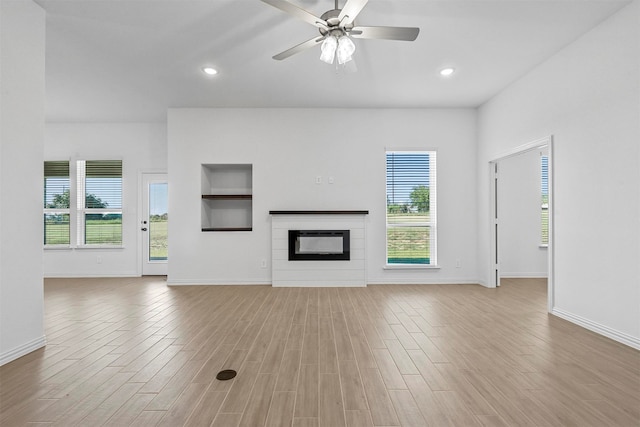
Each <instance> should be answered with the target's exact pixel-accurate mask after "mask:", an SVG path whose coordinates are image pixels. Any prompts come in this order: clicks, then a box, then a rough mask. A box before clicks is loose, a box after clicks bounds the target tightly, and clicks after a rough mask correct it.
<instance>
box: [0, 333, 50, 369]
mask: <svg viewBox="0 0 640 427" xmlns="http://www.w3.org/2000/svg"><path fill="white" fill-rule="evenodd" d="M45 345H47V339H46V337H45V336H44V335H43V336H41V337H39V338H36V339H34V340H31V341H29V342H26V343H24V344H22V345H20V346H18V347H16V348H14V349H11V350H9V351H5V352H4V353H2V354H0V366H2V365H5V364H7V363H9V362H11V361H14V360H16V359H17V358H19V357H22V356H24V355H25V354H29V353H31V352H32V351H36V350H38V349H39V348H42V347H44V346H45Z"/></svg>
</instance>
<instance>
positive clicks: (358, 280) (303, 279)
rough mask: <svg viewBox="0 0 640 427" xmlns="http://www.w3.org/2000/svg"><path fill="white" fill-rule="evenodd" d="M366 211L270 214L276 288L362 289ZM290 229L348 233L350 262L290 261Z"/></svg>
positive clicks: (273, 278) (280, 212) (364, 269)
mask: <svg viewBox="0 0 640 427" xmlns="http://www.w3.org/2000/svg"><path fill="white" fill-rule="evenodd" d="M367 213H368V212H367V211H271V212H270V214H271V262H272V265H271V267H272V268H271V271H272V281H271V283H272V286H274V287H358V286H360V287H363V286H366V285H367V281H366V256H365V248H366V245H365V236H366V221H365V219H366V214H367ZM289 230H349V231H350V239H351V240H350V246H351V248H350V250H351V256H350V259H349V260H321V261H317V260H316V261H289Z"/></svg>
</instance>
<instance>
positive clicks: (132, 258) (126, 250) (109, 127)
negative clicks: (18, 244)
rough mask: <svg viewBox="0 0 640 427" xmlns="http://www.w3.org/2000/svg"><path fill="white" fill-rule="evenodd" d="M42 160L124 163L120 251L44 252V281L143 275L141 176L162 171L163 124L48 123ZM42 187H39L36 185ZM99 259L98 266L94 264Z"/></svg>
mask: <svg viewBox="0 0 640 427" xmlns="http://www.w3.org/2000/svg"><path fill="white" fill-rule="evenodd" d="M44 148H45V159H46V160H64V159H70V160H71V161H74V160H83V159H89V160H99V159H103V160H111V159H122V166H123V170H122V175H123V177H122V178H123V179H122V187H123V188H122V197H123V208H122V221H123V225H122V228H123V229H122V234H123V242H122V243H123V248H122V249H87V248H80V249H45V251H44V275H45V277H105V276H137V275H140V274H141V270H140V268H141V251H142V248H141V246H140V245H141V234H140V233H141V232H140V227H139V225H140V220H141V214H140V213H138V208H139V202H140V197H141V194H140V188H139V182H138V179H139V173H140V172H142V171H166V169H167V139H166V125H165V124H161V123H87V124H81V123H49V124H47V125H46V129H45V146H44ZM41 185H42V184H41V183H40V186H41ZM98 257H100V261H101V262H100V263H98Z"/></svg>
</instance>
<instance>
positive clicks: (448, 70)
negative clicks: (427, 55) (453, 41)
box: [440, 67, 456, 77]
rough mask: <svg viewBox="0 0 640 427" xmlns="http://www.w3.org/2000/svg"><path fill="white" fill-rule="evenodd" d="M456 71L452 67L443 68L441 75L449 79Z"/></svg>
mask: <svg viewBox="0 0 640 427" xmlns="http://www.w3.org/2000/svg"><path fill="white" fill-rule="evenodd" d="M455 71H456V69H455V68H452V67H447V68H443V69H442V70H440V75H441V76H442V77H449V76H450V75H452V74H453V73H454V72H455Z"/></svg>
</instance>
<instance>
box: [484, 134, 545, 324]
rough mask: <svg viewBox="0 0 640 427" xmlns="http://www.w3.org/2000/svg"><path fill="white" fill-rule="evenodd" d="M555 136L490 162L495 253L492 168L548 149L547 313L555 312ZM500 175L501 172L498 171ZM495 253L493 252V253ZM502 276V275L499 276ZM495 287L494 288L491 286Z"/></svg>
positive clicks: (516, 149)
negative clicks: (526, 154) (514, 157)
mask: <svg viewBox="0 0 640 427" xmlns="http://www.w3.org/2000/svg"><path fill="white" fill-rule="evenodd" d="M553 146H554V144H553V135H549V136H546V137H544V138H540V139H536V140H534V141H531V142H528V143H526V144H522V145H520V146H518V147H515V148H513V149H511V150H509V151H507V152H504V153H502V154H501V155H499V156H497V157H490V158H491V160H490V161H489V167H490V171H491V174H490V188H489V194H490V196H489V197H490V205H491V206H490V208H489V209H490V211H491V213H490V215H489V223H490V226H491V229H490V231H489V241H490V242H489V250H490V251H493V250H494V249H495V246H494V245H497V242H496V239H495V233H494V230H493V228H494V227H495V223H496V221H495V218H493V212H492V211H493V207H494V202H495V199H494V197H495V187H494V183H493V179H494V178H495V176H496V175H495V170H494V169H493V168H492V166H493V165H495V164H496V163H498V162H499V161H501V160H505V159H507V158H509V157H513V156H517V155H520V154H524V153H526V152H529V151H533V150H539V149H541V148H546V149H547V151H548V153H547V155H548V157H549V164H548V168H549V169H548V173H549V176H548V179H549V242H548V245H547V259H548V261H547V269H548V270H549V272H548V275H547V311H548V312H549V313H551V312H552V311H553V307H554V305H555V263H554V260H555V250H554V238H555V231H554V225H555V221H554V214H555V213H554V195H555V184H554V180H555V179H554V155H555V153H554V149H553ZM498 173H499V171H498ZM492 253H493V252H492ZM494 268H496V266H495V265H494V264H493V263H492V264H491V270H490V271H491V274H493V271H494ZM499 269H500V267H499V264H498V265H497V270H498V274H499ZM499 275H500V274H499ZM491 287H493V286H491Z"/></svg>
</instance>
